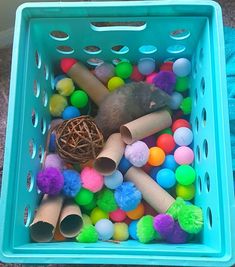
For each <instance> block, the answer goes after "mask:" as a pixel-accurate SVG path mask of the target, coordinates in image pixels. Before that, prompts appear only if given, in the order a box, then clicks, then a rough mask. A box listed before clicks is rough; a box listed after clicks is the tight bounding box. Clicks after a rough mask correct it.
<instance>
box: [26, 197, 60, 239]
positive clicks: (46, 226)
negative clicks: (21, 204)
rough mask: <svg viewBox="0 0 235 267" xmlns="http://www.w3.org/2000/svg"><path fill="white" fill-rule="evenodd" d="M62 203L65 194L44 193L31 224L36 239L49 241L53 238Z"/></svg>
mask: <svg viewBox="0 0 235 267" xmlns="http://www.w3.org/2000/svg"><path fill="white" fill-rule="evenodd" d="M62 205H63V196H61V195H59V196H53V197H52V196H48V195H44V197H43V199H42V201H41V203H40V206H39V208H38V210H37V213H36V216H35V218H34V220H33V222H32V224H31V225H30V234H31V238H32V239H33V240H34V241H36V242H49V241H51V240H52V239H53V236H54V232H55V228H56V224H57V221H58V218H59V216H60V211H61V207H62Z"/></svg>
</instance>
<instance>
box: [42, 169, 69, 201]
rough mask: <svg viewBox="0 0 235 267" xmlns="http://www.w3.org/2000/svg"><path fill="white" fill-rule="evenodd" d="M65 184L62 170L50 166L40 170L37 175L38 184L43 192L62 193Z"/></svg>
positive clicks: (49, 193)
mask: <svg viewBox="0 0 235 267" xmlns="http://www.w3.org/2000/svg"><path fill="white" fill-rule="evenodd" d="M63 185H64V177H63V175H62V173H61V172H60V170H58V169H56V168H53V167H49V168H45V169H44V170H42V171H40V172H39V173H38V176H37V186H38V188H39V190H41V192H42V193H44V194H48V195H51V196H54V195H57V194H59V193H60V191H61V189H62V188H63Z"/></svg>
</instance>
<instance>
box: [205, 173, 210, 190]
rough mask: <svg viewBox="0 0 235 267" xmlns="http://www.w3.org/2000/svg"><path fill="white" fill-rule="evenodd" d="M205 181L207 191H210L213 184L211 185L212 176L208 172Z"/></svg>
mask: <svg viewBox="0 0 235 267" xmlns="http://www.w3.org/2000/svg"><path fill="white" fill-rule="evenodd" d="M204 182H205V186H206V189H207V192H210V186H211V185H210V176H209V173H208V172H206V173H205V177H204Z"/></svg>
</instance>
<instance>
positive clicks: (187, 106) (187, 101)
mask: <svg viewBox="0 0 235 267" xmlns="http://www.w3.org/2000/svg"><path fill="white" fill-rule="evenodd" d="M180 109H181V110H182V111H183V113H184V115H188V114H190V113H191V110H192V98H191V97H186V98H184V99H183V100H182V102H181V104H180Z"/></svg>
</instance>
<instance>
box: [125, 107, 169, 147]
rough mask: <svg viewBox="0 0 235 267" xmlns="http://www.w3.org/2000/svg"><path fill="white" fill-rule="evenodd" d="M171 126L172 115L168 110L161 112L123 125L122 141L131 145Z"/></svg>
mask: <svg viewBox="0 0 235 267" xmlns="http://www.w3.org/2000/svg"><path fill="white" fill-rule="evenodd" d="M171 124H172V119H171V116H170V113H169V112H168V111H166V110H161V111H156V112H153V113H150V114H148V115H145V116H143V117H140V118H138V119H136V120H134V121H131V122H129V123H127V124H124V125H122V126H121V127H120V133H121V136H122V140H123V141H124V142H125V143H126V144H128V145H129V144H132V143H134V142H135V141H137V140H141V139H143V138H145V137H148V136H150V135H152V134H155V133H157V132H159V131H161V130H163V129H165V128H167V127H170V126H171Z"/></svg>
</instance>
